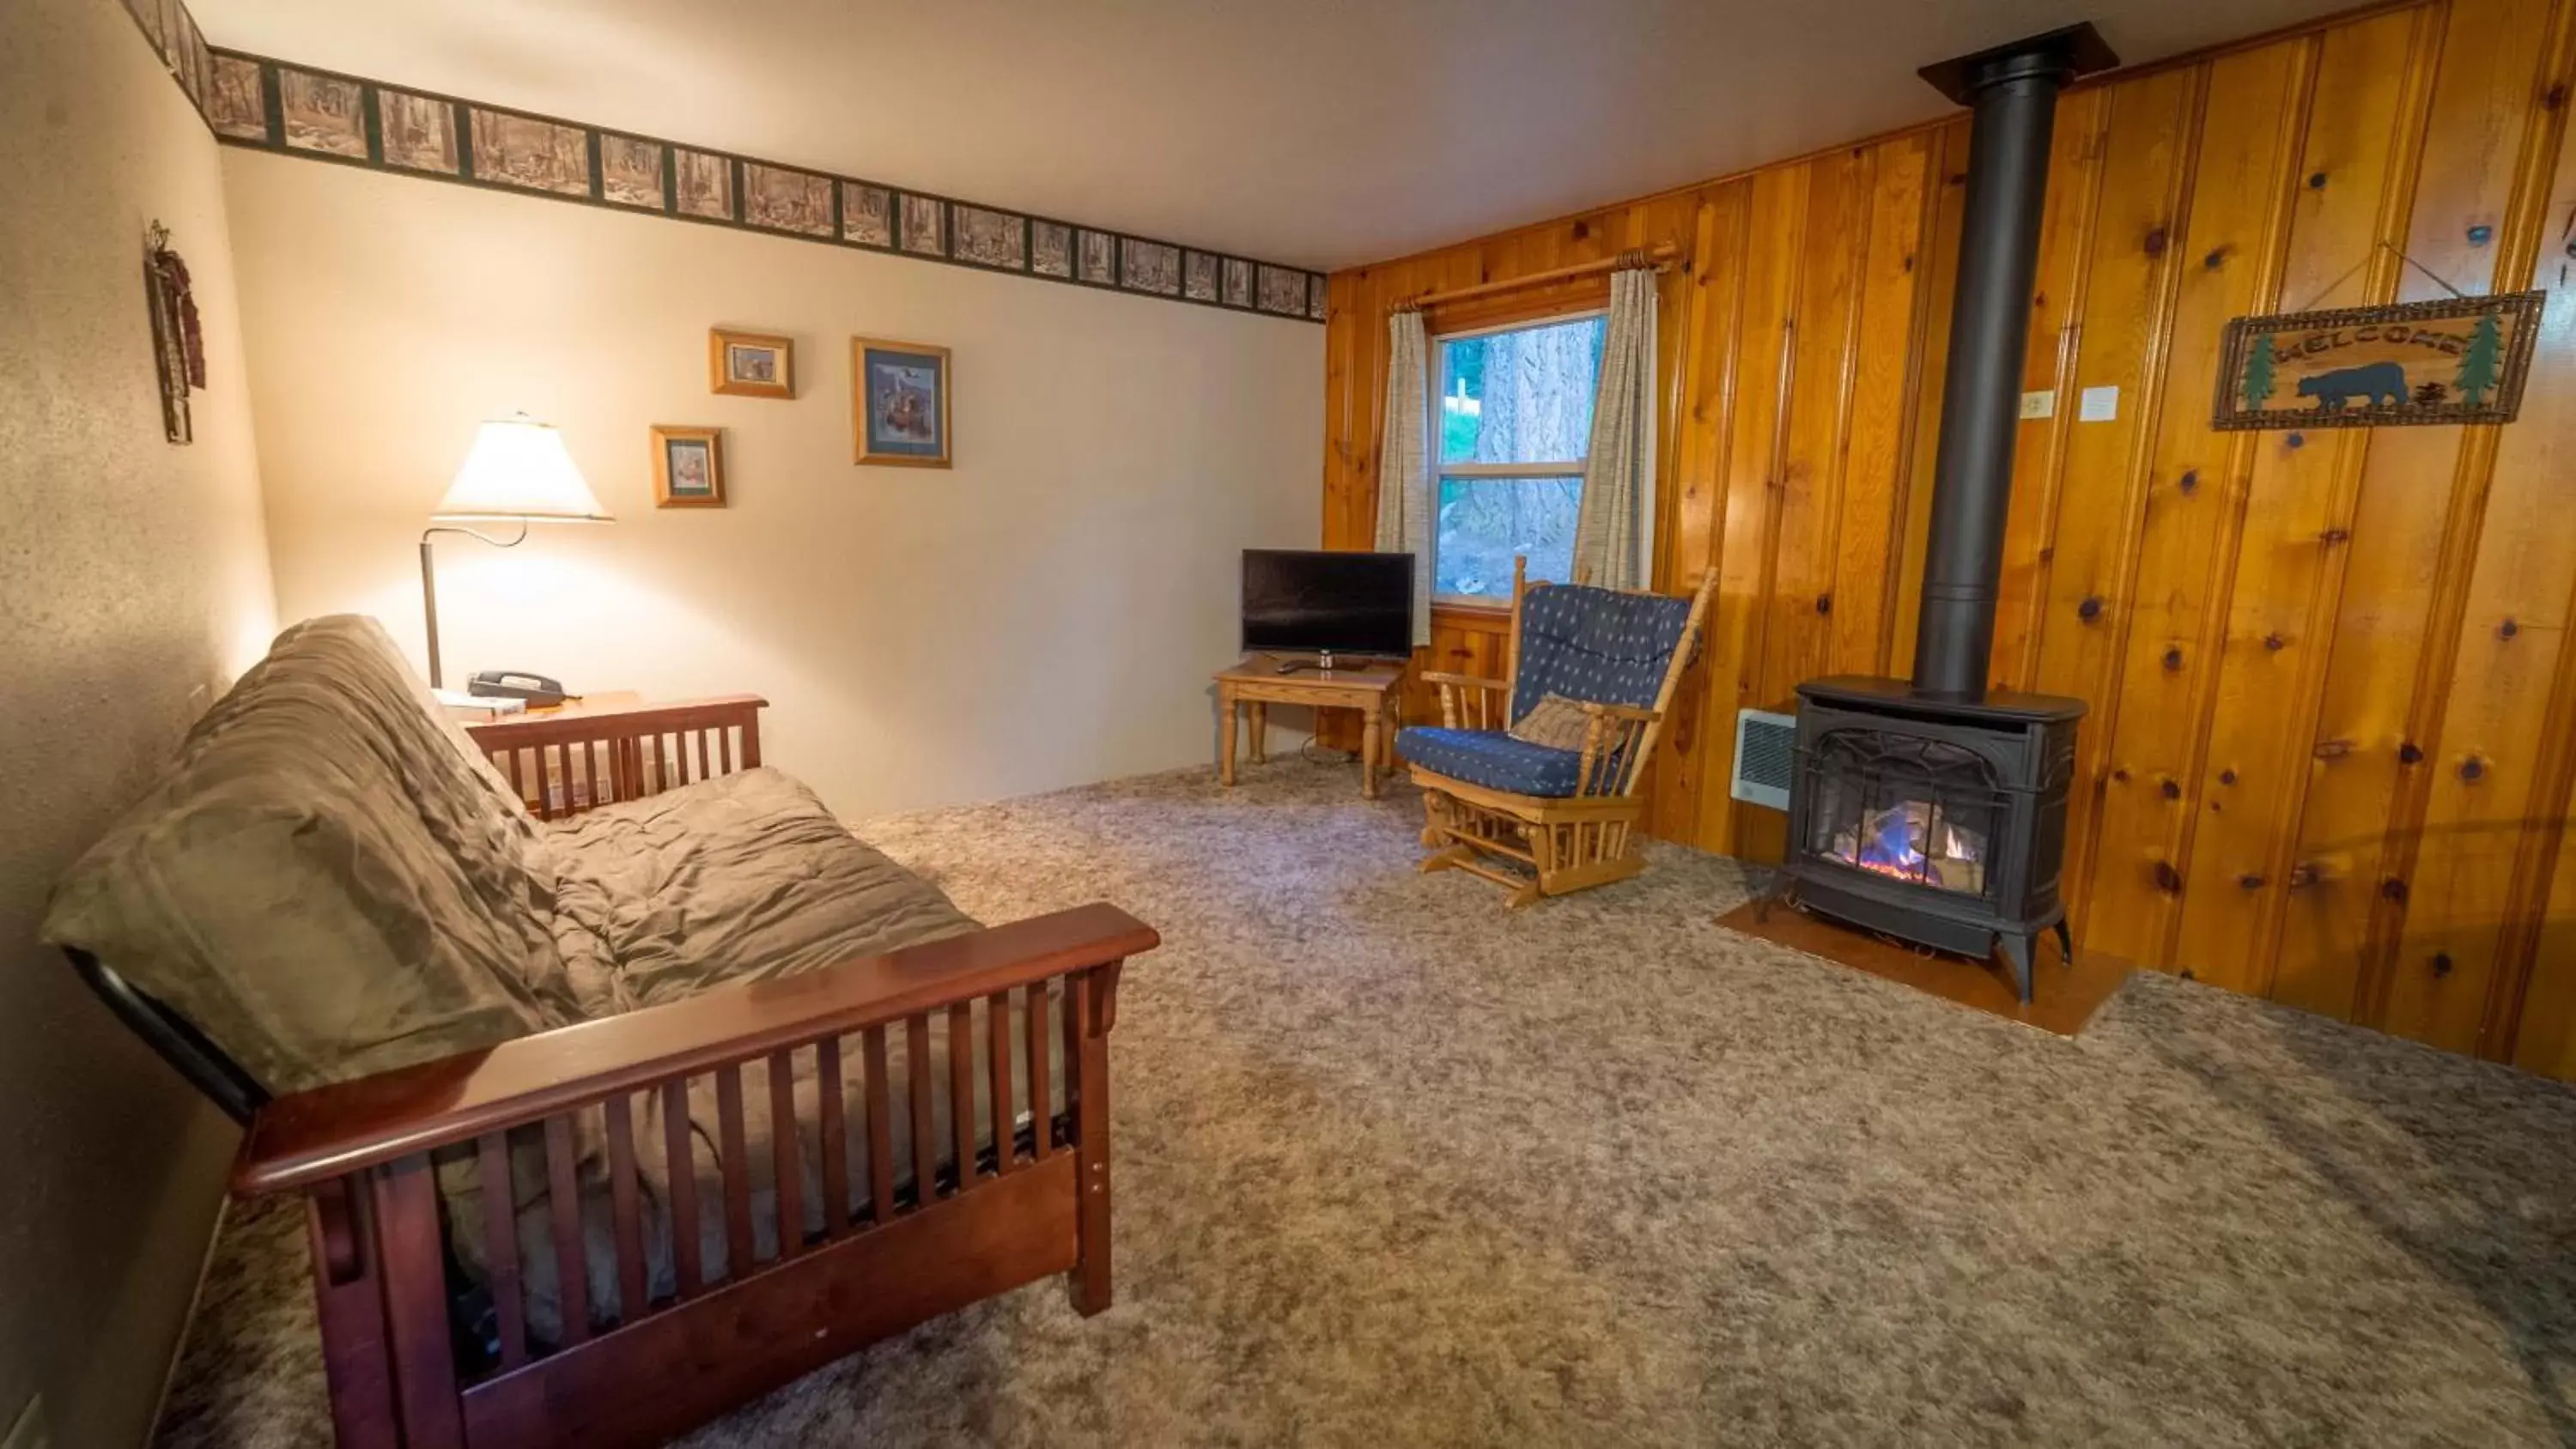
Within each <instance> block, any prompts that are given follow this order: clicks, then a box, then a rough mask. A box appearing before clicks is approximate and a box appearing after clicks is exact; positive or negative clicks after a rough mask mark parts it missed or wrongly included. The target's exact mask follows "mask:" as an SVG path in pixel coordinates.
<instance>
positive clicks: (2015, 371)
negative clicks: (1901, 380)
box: [1773, 24, 2118, 1001]
mask: <svg viewBox="0 0 2576 1449" xmlns="http://www.w3.org/2000/svg"><path fill="white" fill-rule="evenodd" d="M2116 64H2118V59H2117V57H2115V56H2113V55H2112V54H2111V50H2110V48H2109V47H2108V46H2107V45H2105V44H2104V43H2103V41H2102V38H2101V36H2100V35H2099V34H2097V33H2095V31H2094V29H2093V27H2092V26H2091V25H2089V24H2084V25H2073V26H2068V27H2067V28H2065V29H2063V30H2053V31H2050V32H2048V33H2047V34H2045V35H2035V36H2032V37H2030V38H2028V39H2026V40H2018V41H2014V42H2012V43H2011V44H2009V45H2001V46H1997V47H1995V48H1994V49H1992V50H1983V51H1978V52H1976V53H1975V54H1973V55H1964V56H1960V57H1958V58H1956V59H1954V60H1947V61H1943V62H1941V63H1940V64H1938V65H1930V66H1925V67H1924V68H1923V72H1922V74H1923V78H1924V79H1925V80H1927V81H1930V82H1931V83H1932V84H1933V85H1934V86H1935V87H1937V88H1938V89H1939V90H1940V91H1941V92H1942V94H1944V95H1946V96H1949V97H1950V98H1951V99H1952V100H1954V101H1958V102H1960V103H1962V104H1964V105H1968V106H1970V107H1972V108H1973V109H1974V111H1975V118H1974V121H1973V129H1972V133H1971V136H1970V141H1969V164H1968V194H1967V198H1966V203H1965V208H1964V212H1963V223H1962V228H1961V233H1960V244H1959V279H1958V290H1957V292H1956V294H1955V295H1954V299H1953V302H1952V309H1951V317H1952V321H1951V331H1950V356H1949V365H1948V370H1947V372H1946V374H1945V376H1944V378H1943V381H1942V392H1941V442H1940V454H1939V458H1938V461H1937V463H1936V466H1935V469H1934V473H1933V484H1932V531H1931V536H1930V538H1929V540H1928V541H1927V543H1926V546H1925V559H1924V568H1923V607H1922V615H1921V624H1920V627H1919V629H1918V631H1917V634H1916V642H1915V652H1914V677H1913V679H1912V680H1910V681H1908V680H1901V679H1870V678H1861V677H1839V678H1832V679H1814V680H1809V681H1808V682H1806V683H1804V684H1801V685H1799V686H1798V703H1799V708H1798V743H1797V764H1796V771H1795V774H1794V775H1793V777H1792V780H1791V783H1790V787H1789V841H1788V851H1787V856H1786V859H1785V860H1784V862H1783V863H1782V866H1781V871H1780V875H1779V877H1778V879H1777V881H1776V882H1775V883H1774V886H1773V892H1774V898H1775V899H1786V900H1790V901H1794V902H1795V903H1797V904H1799V905H1801V906H1804V907H1806V908H1808V909H1811V910H1814V911H1818V912H1821V913H1823V914H1825V915H1829V916H1833V917H1836V918H1838V919H1841V920H1845V921H1849V922H1851V923H1852V924H1854V925H1859V926H1865V927H1868V928H1870V929H1872V930H1876V931H1882V932H1885V933H1887V934H1889V935H1892V936H1898V937H1902V938H1904V939H1906V940H1909V941H1914V942H1917V943H1919V944H1921V945H1925V946H1930V947H1933V948H1935V949H1938V950H1945V951H1955V952H1958V953H1961V954H1963V955H1969V956H1975V957H1978V958H1980V959H1990V958H1991V957H1992V956H1993V955H1994V953H1995V951H1996V949H1997V948H1998V947H2000V948H2001V949H2002V951H2003V953H2004V956H2005V959H2006V961H2007V962H2008V963H2009V964H2010V966H2011V967H2012V973H2013V984H2014V986H2015V987H2017V988H2018V989H2019V991H2020V993H2021V999H2022V1000H2023V1001H2029V1000H2030V999H2031V990H2032V980H2031V963H2032V960H2033V956H2034V947H2035V945H2036V943H2037V939H2038V937H2039V935H2040V934H2041V933H2042V932H2044V931H2049V930H2052V929H2053V930H2055V931H2056V932H2057V936H2058V942H2059V945H2060V947H2061V948H2062V949H2063V950H2064V951H2065V953H2066V954H2067V956H2068V957H2069V958H2070V959H2071V958H2072V957H2073V954H2074V946H2073V942H2072V940H2071V939H2070V937H2069V933H2068V931H2067V928H2066V907H2065V904H2064V902H2063V900H2062V899H2061V897H2060V894H2059V889H2058V875H2059V869H2060V866H2061V865H2062V863H2063V861H2064V857H2065V851H2066V796H2067V790H2068V788H2069V787H2070V785H2071V783H2072V780H2073V776H2074V772H2075V727H2076V722H2077V721H2078V720H2079V719H2081V718H2082V717H2083V714H2084V702H2083V701H2082V700H2079V699H2062V698H2057V697H2054V696H2050V695H2034V694H2015V693H2000V692H1998V693H1992V694H1990V693H1989V692H1988V691H1987V688H1986V677H1987V665H1988V660H1989V656H1990V655H1991V654H1992V652H1993V647H1994V633H1995V587H1996V583H1997V580H1998V578H1999V576H2000V574H2001V573H2002V569H2003V535H2004V520H2005V514H2006V511H2007V505H2008V503H2009V502H2010V498H2011V491H2012V461H2013V433H2014V429H2015V427H2016V425H2017V423H2018V420H2019V417H2020V403H2021V376H2022V361H2023V351H2024V344H2025V340H2026V336H2027V329H2028V326H2029V312H2030V294H2031V284H2032V279H2033V274H2034V268H2035V266H2036V264H2037V261H2038V254H2039V224H2040V213H2041V205H2042V203H2043V201H2044V200H2045V197H2046V190H2047V185H2048V143H2049V131H2050V128H2051V126H2052V124H2053V122H2054V119H2055V116H2056V111H2057V93H2058V91H2059V90H2060V89H2062V88H2063V87H2064V86H2065V84H2066V83H2067V82H2068V81H2069V80H2071V79H2073V78H2074V77H2076V76H2077V75H2080V74H2084V73H2086V72H2090V71H2096V70H2103V69H2107V68H2109V67H2111V66H2113V65H2116Z"/></svg>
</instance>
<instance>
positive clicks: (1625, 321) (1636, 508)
mask: <svg viewBox="0 0 2576 1449" xmlns="http://www.w3.org/2000/svg"><path fill="white" fill-rule="evenodd" d="M1600 387H1601V391H1600V395H1599V396H1598V397H1597V398H1595V399H1594V401H1593V405H1592V453H1591V457H1590V460H1589V461H1588V462H1586V463H1585V464H1584V468H1583V504H1582V508H1581V510H1580V511H1579V512H1578V513H1577V514H1576V516H1575V523H1574V581H1575V582H1576V583H1578V584H1598V585H1600V586H1601V587H1603V588H1606V589H1645V588H1651V587H1653V586H1654V572H1655V547H1654V544H1655V271H1654V268H1652V267H1629V268H1625V269H1623V270H1621V271H1617V272H1613V273H1611V275H1610V317H1609V322H1608V325H1607V327H1606V328H1605V329H1604V331H1603V335H1602V340H1601V382H1600ZM1381 516H1383V515H1381Z"/></svg>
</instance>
